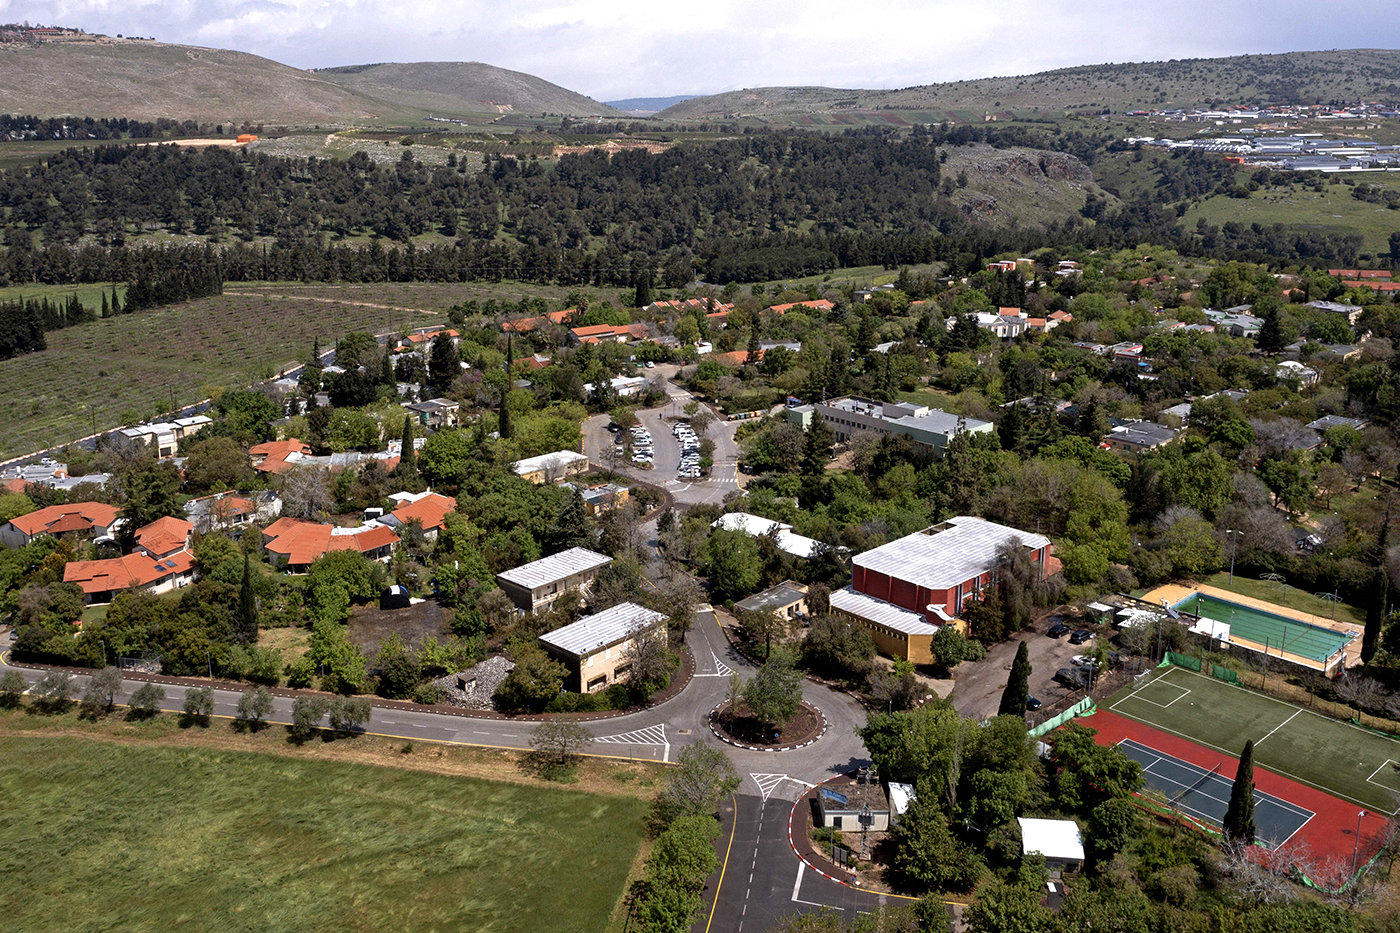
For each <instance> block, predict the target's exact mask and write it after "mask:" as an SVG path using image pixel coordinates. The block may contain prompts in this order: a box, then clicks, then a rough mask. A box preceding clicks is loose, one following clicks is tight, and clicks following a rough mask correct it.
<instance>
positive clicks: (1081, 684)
mask: <svg viewBox="0 0 1400 933" xmlns="http://www.w3.org/2000/svg"><path fill="white" fill-rule="evenodd" d="M1055 683H1057V684H1064V685H1065V686H1066V687H1069V688H1070V689H1071V690H1082V689H1083V688H1085V687H1087V686H1088V685H1089V672H1088V671H1086V670H1084V669H1083V668H1081V667H1062V668H1060V669H1059V670H1058V671H1056V672H1055Z"/></svg>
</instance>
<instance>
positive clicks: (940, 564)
mask: <svg viewBox="0 0 1400 933" xmlns="http://www.w3.org/2000/svg"><path fill="white" fill-rule="evenodd" d="M1013 541H1019V542H1020V543H1021V546H1023V547H1028V548H1033V549H1038V548H1043V547H1046V546H1047V545H1049V544H1050V539H1049V538H1047V537H1045V536H1044V535H1038V534H1033V533H1031V532H1028V531H1020V530H1018V529H1016V528H1009V527H1007V526H1006V525H998V524H997V523H996V522H989V521H986V520H984V519H981V518H972V517H970V516H967V515H959V516H958V517H956V518H950V519H948V520H947V521H946V522H944V523H943V524H941V525H935V526H933V528H930V529H927V530H925V531H916V532H914V533H913V534H912V535H905V536H904V537H902V538H899V539H896V540H894V541H891V542H890V543H889V544H884V545H881V546H880V547H877V548H875V549H874V550H871V551H866V552H865V553H864V554H857V555H856V556H855V558H854V561H853V562H854V563H855V565H856V566H857V567H864V568H866V569H867V570H873V571H875V572H876V573H881V574H884V575H885V576H887V577H891V578H893V579H896V580H906V581H908V582H910V583H913V584H915V585H917V586H922V587H926V588H928V589H930V590H946V589H949V588H950V587H954V586H957V585H958V584H960V583H966V582H967V581H968V580H971V579H973V578H975V577H979V576H981V575H982V574H984V573H987V572H988V571H990V570H992V569H993V568H994V567H996V566H997V549H998V548H999V547H1001V545H1003V544H1007V543H1010V542H1013Z"/></svg>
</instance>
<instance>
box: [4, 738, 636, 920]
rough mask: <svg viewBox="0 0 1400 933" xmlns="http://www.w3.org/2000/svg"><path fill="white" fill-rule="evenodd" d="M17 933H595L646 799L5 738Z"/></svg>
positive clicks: (10, 889)
mask: <svg viewBox="0 0 1400 933" xmlns="http://www.w3.org/2000/svg"><path fill="white" fill-rule="evenodd" d="M0 801H3V806H0V866H3V869H4V870H3V874H0V914H3V916H4V917H5V922H4V926H5V929H6V930H9V931H13V933H27V931H35V933H39V931H44V933H47V931H52V930H55V929H62V930H65V931H70V933H78V931H97V930H169V931H182V930H198V931H212V930H220V931H222V930H258V931H271V930H276V931H308V933H312V931H314V933H321V931H325V930H357V931H374V930H435V931H447V930H473V931H501V933H506V931H510V933H529V931H542V933H543V931H548V933H557V931H573V930H577V931H587V933H597V931H600V930H602V929H603V928H604V927H605V925H606V924H607V922H608V918H609V915H610V913H611V912H612V910H613V907H614V905H615V903H616V902H617V900H618V898H619V897H621V895H622V892H623V886H624V883H625V880H626V878H627V874H628V869H629V866H630V864H631V862H632V860H633V858H634V857H635V855H636V853H637V851H638V848H639V846H640V844H641V841H642V836H643V822H644V819H645V817H646V814H647V812H648V804H647V803H646V801H643V800H639V799H635V798H628V797H602V796H595V795H589V794H583V793H578V792H572V791H567V790H555V789H552V788H549V789H542V788H529V787H519V786H514V785H509V784H497V783H492V782H488V781H481V780H475V779H471V778H460V777H449V776H443V775H435V774H425V773H421V772H413V771H400V770H396V769H393V768H378V767H370V766H364V765H353V764H344V763H340V762H328V761H317V760H301V759H289V758H282V757H278V756H273V755H260V754H255V753H237V752H219V751H210V750H189V749H171V748H132V747H128V746H122V745H113V744H109V743H106V742H97V741H90V740H84V739H74V738H61V737H43V738H39V737H35V738H0Z"/></svg>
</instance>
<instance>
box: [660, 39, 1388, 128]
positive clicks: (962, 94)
mask: <svg viewBox="0 0 1400 933" xmlns="http://www.w3.org/2000/svg"><path fill="white" fill-rule="evenodd" d="M1397 75H1400V51H1396V50H1390V49H1344V50H1340V51H1329V52H1287V53H1283V54H1279V55H1241V56H1235V57H1232V58H1203V59H1188V60H1181V61H1167V62H1140V63H1128V64H1119V65H1113V64H1109V65H1085V66H1081V67H1076V68H1062V69H1059V70H1056V71H1047V72H1043V73H1041V74H1035V75H1023V76H1009V77H999V78H979V79H976V80H972V81H953V82H948V83H945V84H928V85H923V86H919V87H908V88H902V89H899V90H893V91H880V90H856V89H842V88H823V87H777V88H752V89H744V90H740V91H729V92H727V93H724V94H715V95H711V96H709V97H697V98H694V99H692V100H688V101H683V102H682V103H679V104H676V105H675V106H672V107H669V108H667V109H666V110H664V111H662V112H661V113H660V114H658V116H659V117H661V118H663V119H693V118H699V117H715V116H723V115H730V114H738V115H744V116H753V117H758V118H764V117H768V116H776V115H781V114H794V113H819V112H829V111H842V110H857V111H858V110H920V111H954V112H958V111H961V112H964V113H967V112H971V113H974V114H975V113H978V112H981V113H992V112H996V113H1008V114H1015V113H1037V112H1038V113H1050V114H1059V113H1063V112H1065V111H1075V110H1088V109H1096V108H1103V107H1108V108H1111V109H1113V110H1125V109H1136V108H1150V107H1157V108H1173V107H1192V106H1198V105H1202V104H1205V103H1207V102H1209V101H1219V102H1224V103H1242V104H1250V103H1257V104H1268V103H1284V104H1287V103H1316V102H1326V101H1329V100H1358V99H1362V100H1376V99H1379V100H1396V99H1400V77H1397ZM933 116H934V117H935V118H937V116H938V115H937V114H934V115H933ZM950 116H952V114H950ZM963 118H964V119H966V116H964V117H963Z"/></svg>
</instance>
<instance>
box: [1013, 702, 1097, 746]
mask: <svg viewBox="0 0 1400 933" xmlns="http://www.w3.org/2000/svg"><path fill="white" fill-rule="evenodd" d="M1095 708H1096V707H1095V706H1094V701H1093V700H1092V699H1090V698H1089V697H1085V698H1084V699H1082V700H1080V701H1079V702H1078V703H1076V704H1074V705H1073V706H1071V707H1070V708H1069V709H1067V710H1065V711H1064V712H1063V713H1060V714H1058V715H1055V716H1051V717H1050V718H1049V719H1047V720H1045V721H1044V722H1042V723H1041V724H1040V725H1038V726H1034V727H1032V728H1031V729H1030V731H1029V735H1030V736H1031V738H1034V739H1038V738H1040V737H1041V736H1042V735H1046V734H1048V733H1051V732H1054V731H1055V730H1056V729H1058V728H1060V726H1063V725H1064V724H1065V723H1067V722H1069V721H1070V720H1071V719H1073V718H1074V717H1076V716H1083V715H1084V714H1086V713H1089V712H1092V711H1093V710H1094V709H1095Z"/></svg>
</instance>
